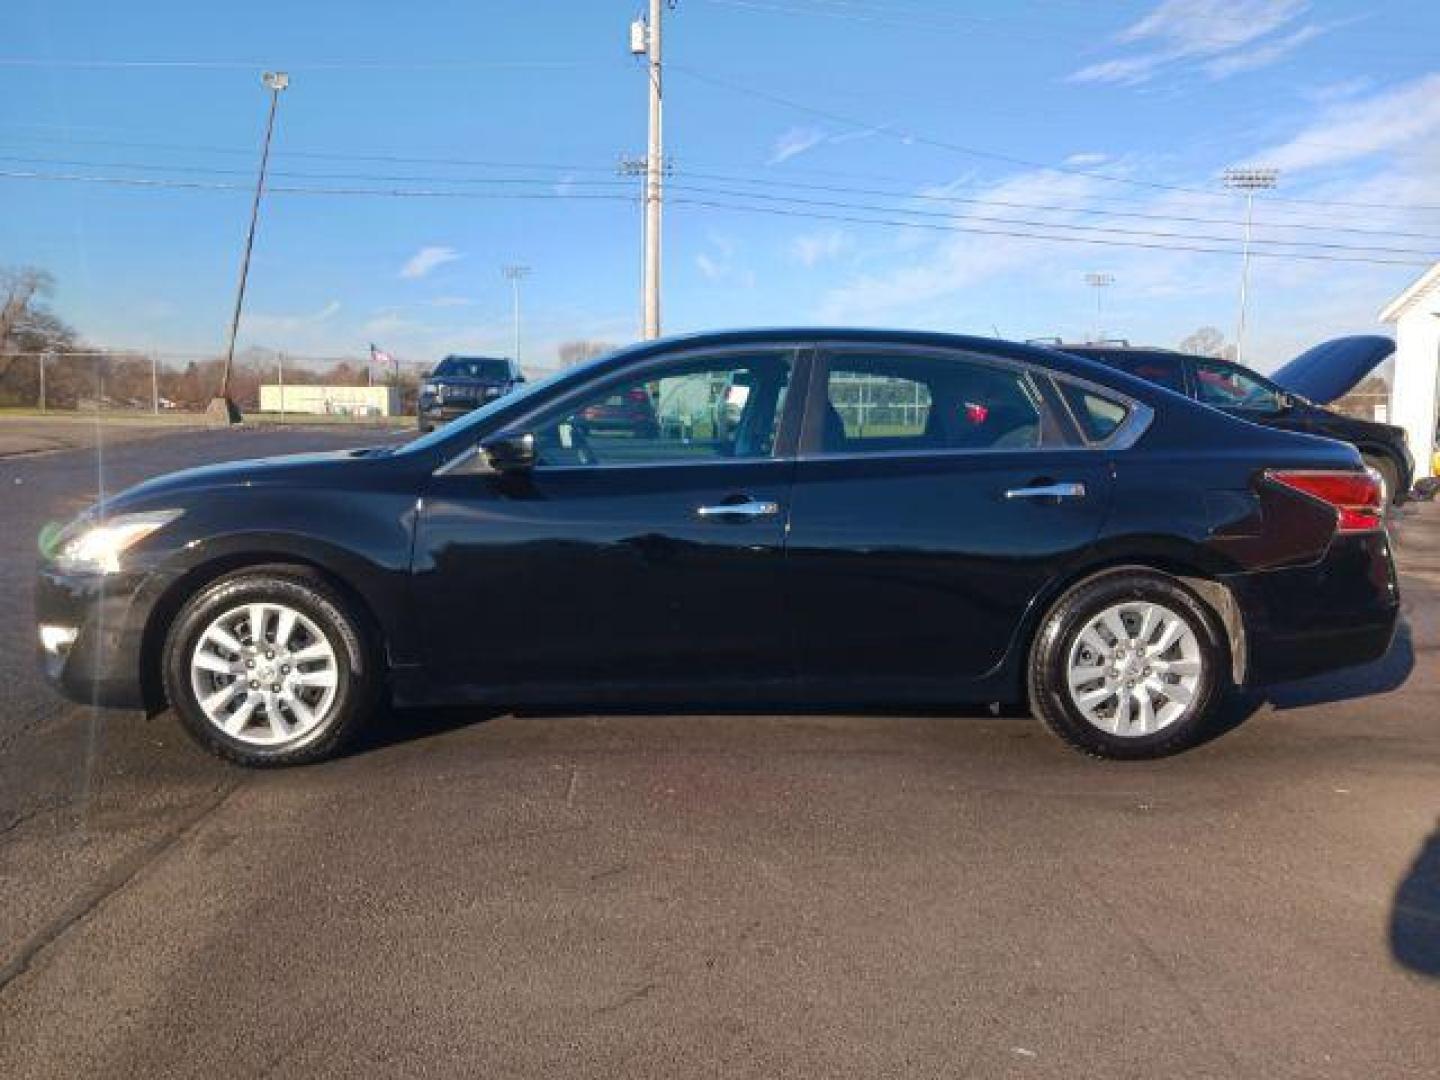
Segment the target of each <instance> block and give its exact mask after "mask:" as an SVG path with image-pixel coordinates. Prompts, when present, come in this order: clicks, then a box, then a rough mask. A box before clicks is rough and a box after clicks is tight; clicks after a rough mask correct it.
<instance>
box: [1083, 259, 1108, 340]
mask: <svg viewBox="0 0 1440 1080" xmlns="http://www.w3.org/2000/svg"><path fill="white" fill-rule="evenodd" d="M1085 284H1086V285H1089V286H1090V287H1091V288H1092V289H1094V290H1095V332H1094V333H1093V334H1091V335H1090V340H1091V341H1094V342H1097V343H1098V342H1099V341H1100V339H1101V337H1102V336H1103V335H1104V330H1103V328H1102V326H1101V319H1100V314H1101V310H1102V308H1101V302H1100V298H1101V297H1102V296H1104V295H1105V290H1106V289H1108V288H1109V287H1110V286H1111V285H1114V284H1115V275H1114V274H1106V273H1101V272H1091V273H1088V274H1086V275H1085Z"/></svg>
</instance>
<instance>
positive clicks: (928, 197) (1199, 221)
mask: <svg viewBox="0 0 1440 1080" xmlns="http://www.w3.org/2000/svg"><path fill="white" fill-rule="evenodd" d="M92 141H93V142H96V143H97V144H101V145H117V146H127V147H131V148H136V149H160V148H162V147H161V146H159V145H157V144H149V143H128V142H117V141H114V140H109V141H107V140H92ZM163 148H165V149H177V150H194V151H206V150H214V151H215V152H224V153H232V152H235V150H234V149H233V148H230V147H213V148H210V147H199V146H185V145H180V144H168V145H166V146H164V147H163ZM275 156H276V157H283V156H289V157H304V158H309V159H315V160H329V159H335V160H351V159H357V160H365V161H376V162H383V163H398V164H406V163H409V164H417V165H420V164H425V165H435V164H443V165H448V166H457V167H479V168H502V167H503V168H514V169H521V170H531V171H539V170H545V171H561V172H565V173H575V172H599V171H604V172H607V173H609V172H613V166H612V167H611V168H609V169H601V168H600V167H599V166H589V165H577V164H563V165H562V164H556V163H548V164H543V165H542V164H537V163H534V162H503V161H494V160H486V161H477V160H474V159H463V158H433V157H404V156H401V155H393V154H359V155H351V154H343V153H324V152H307V151H291V152H288V153H281V152H278V151H277V152H276V155H275ZM0 161H9V162H18V163H22V164H35V165H59V166H66V167H78V168H87V169H92V168H93V169H116V168H118V169H135V170H143V171H148V172H158V171H166V170H169V171H177V172H189V173H206V174H212V175H248V170H243V169H224V168H218V167H215V166H201V165H189V164H152V163H149V162H124V161H93V160H85V159H74V158H53V157H30V156H23V155H0ZM274 175H276V176H287V177H290V178H292V179H316V180H337V179H338V180H361V181H376V182H387V183H388V182H405V181H415V182H421V183H465V184H524V183H545V182H548V181H546V180H545V179H543V178H536V177H509V176H503V177H470V176H455V177H437V176H415V175H398V176H397V175H384V174H381V175H377V174H370V173H364V174H361V173H338V172H337V173H331V172H296V171H293V170H288V171H287V170H274ZM684 176H686V177H693V178H695V179H700V180H716V181H721V182H725V183H737V184H747V185H764V186H765V187H767V188H788V189H792V190H796V191H819V192H827V193H832V194H841V195H865V196H875V197H879V198H885V199H898V200H904V201H917V202H922V203H938V204H945V205H951V204H953V205H964V206H978V207H989V206H994V207H1002V208H1006V209H1012V210H1034V211H1039V212H1043V213H1063V214H1080V215H1085V216H1089V217H1106V218H1129V219H1136V220H1141V221H1162V222H1180V223H1182V224H1191V225H1234V226H1237V227H1238V226H1241V225H1243V224H1244V221H1243V220H1242V219H1238V218H1226V217H1204V216H1196V215H1190V214H1182V213H1150V212H1146V211H1138V210H1107V209H1102V208H1097V207H1090V206H1075V205H1068V204H1061V203H1044V202H1023V201H1017V200H1012V199H997V198H981V197H978V196H966V195H953V194H939V193H936V192H926V191H919V192H916V191H895V190H887V189H883V188H873V187H857V186H853V185H842V184H812V183H806V182H803V181H795V180H773V179H770V178H769V177H759V176H754V175H742V174H736V173H717V172H708V171H693V170H686V171H685V172H684ZM564 182H566V183H569V184H579V185H591V186H594V185H600V186H607V187H608V186H617V187H623V186H626V184H627V182H626V181H624V180H616V179H614V178H613V177H607V178H604V179H593V180H592V179H583V178H579V177H575V178H567V179H566V180H565V181H564ZM1256 227H1257V228H1262V229H1292V230H1299V231H1303V232H1317V233H1346V234H1351V235H1357V236H1379V237H1386V238H1389V239H1406V240H1434V241H1440V234H1436V233H1425V232H1414V231H1405V230H1396V229H1383V228H1382V229H1368V228H1363V227H1360V226H1356V225H1328V224H1327V225H1321V224H1315V223H1311V222H1300V221H1290V220H1275V219H1272V220H1268V221H1265V222H1257V223H1256Z"/></svg>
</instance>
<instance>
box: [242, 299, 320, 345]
mask: <svg viewBox="0 0 1440 1080" xmlns="http://www.w3.org/2000/svg"><path fill="white" fill-rule="evenodd" d="M339 311H340V301H339V300H331V301H330V302H329V303H327V304H326V305H325V306H324V307H322V308H320V309H319V310H318V311H311V312H305V313H301V314H292V315H276V314H267V313H265V312H259V311H257V312H255V313H253V314H250V315H246V316H245V321H244V327H245V334H246V336H247V337H250V338H253V337H255V336H256V335H264V334H268V335H279V334H297V333H299V332H301V331H304V330H308V329H311V328H313V327H317V326H320V325H321V324H323V323H327V322H329V321H330V320H331V319H333V318H334V317H335V316H336V315H337V314H338V313H339Z"/></svg>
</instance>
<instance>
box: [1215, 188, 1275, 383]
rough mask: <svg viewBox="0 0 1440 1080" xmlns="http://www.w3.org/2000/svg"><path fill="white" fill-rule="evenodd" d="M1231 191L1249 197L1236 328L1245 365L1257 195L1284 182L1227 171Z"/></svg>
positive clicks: (1237, 356) (1238, 353)
mask: <svg viewBox="0 0 1440 1080" xmlns="http://www.w3.org/2000/svg"><path fill="white" fill-rule="evenodd" d="M1222 179H1223V181H1224V183H1225V186H1226V187H1227V188H1229V189H1230V190H1231V191H1243V192H1244V193H1245V254H1244V256H1243V259H1242V261H1241V264H1240V317H1239V319H1238V320H1237V322H1236V326H1235V360H1236V362H1237V363H1244V361H1245V307H1246V300H1247V297H1248V294H1249V291H1250V229H1251V224H1252V222H1253V221H1254V215H1255V193H1256V192H1257V191H1273V190H1274V188H1275V186H1276V184H1278V183H1279V181H1280V170H1279V169H1226V170H1225V172H1224V174H1223V175H1222Z"/></svg>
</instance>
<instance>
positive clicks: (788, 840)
mask: <svg viewBox="0 0 1440 1080" xmlns="http://www.w3.org/2000/svg"><path fill="white" fill-rule="evenodd" d="M355 440H356V433H355V432H350V431H302V430H293V431H291V430H287V431H238V432H203V431H196V432H177V433H173V434H166V435H164V436H163V437H156V438H150V439H146V440H143V441H137V442H131V443H126V444H124V445H119V446H115V447H111V448H109V449H107V450H106V451H105V453H104V454H103V455H97V453H96V452H95V451H94V450H93V449H81V450H73V451H61V452H54V453H46V454H39V455H30V456H21V457H11V458H4V459H0V498H3V499H4V511H3V513H4V519H3V520H4V522H5V526H4V529H3V531H0V595H3V596H5V597H6V598H8V602H7V603H6V604H5V606H4V610H3V612H0V686H3V687H4V694H3V695H0V1076H5V1077H29V1076H66V1077H68V1076H76V1075H105V1076H109V1075H142V1076H171V1075H174V1076H185V1075H194V1074H198V1073H202V1072H204V1073H210V1074H219V1075H227V1076H248V1075H257V1076H258V1075H266V1076H270V1075H274V1076H296V1077H302V1076H303V1077H315V1076H332V1075H333V1076H350V1075H357V1074H366V1075H414V1076H454V1075H476V1076H535V1077H539V1076H545V1077H551V1076H556V1075H563V1076H595V1077H602V1076H603V1077H614V1076H629V1077H645V1076H654V1077H667V1078H668V1077H676V1076H692V1075H693V1076H701V1075H704V1076H714V1075H725V1076H755V1077H777V1076H796V1077H802V1076H803V1077H810V1076H855V1077H866V1078H874V1077H881V1076H947V1077H950V1076H974V1077H989V1076H1016V1077H1032V1076H1033V1077H1066V1078H1074V1077H1154V1076H1160V1075H1171V1076H1184V1077H1201V1076H1204V1077H1256V1076H1264V1077H1267V1078H1274V1077H1297V1078H1298V1077H1306V1078H1313V1077H1337V1078H1340V1077H1344V1078H1354V1077H1362V1076H1363V1077H1367V1078H1381V1077H1411V1076H1414V1077H1419V1076H1425V1077H1433V1076H1434V1075H1435V1070H1436V1061H1437V1060H1440V820H1437V818H1440V663H1437V650H1440V507H1435V506H1430V505H1424V506H1420V507H1418V508H1415V509H1411V510H1407V511H1406V512H1404V513H1403V514H1402V515H1401V516H1400V518H1399V520H1398V521H1397V524H1396V528H1395V535H1396V538H1397V546H1398V550H1399V558H1400V563H1401V567H1402V571H1403V588H1404V594H1405V611H1406V623H1405V626H1404V628H1403V630H1402V633H1401V634H1400V636H1399V637H1398V639H1397V642H1396V645H1395V648H1394V649H1393V650H1392V652H1391V654H1390V655H1389V656H1388V657H1386V658H1385V659H1384V660H1382V661H1380V662H1378V663H1377V664H1374V665H1370V666H1368V667H1366V668H1362V669H1358V670H1355V671H1352V672H1348V673H1345V674H1343V675H1341V676H1338V677H1334V678H1329V679H1324V680H1317V681H1313V682H1310V683H1305V684H1297V685H1294V686H1289V687H1285V688H1282V689H1280V690H1277V691H1276V692H1274V693H1272V694H1271V695H1270V696H1269V698H1268V699H1267V700H1264V701H1255V702H1247V703H1244V705H1243V707H1239V706H1237V712H1236V719H1240V718H1241V717H1242V716H1243V717H1244V722H1243V723H1242V724H1240V725H1239V726H1238V727H1236V728H1235V729H1234V730H1232V731H1230V732H1229V733H1227V734H1225V735H1224V736H1222V737H1220V738H1217V739H1216V740H1214V741H1213V742H1211V743H1209V744H1208V745H1206V746H1204V747H1202V748H1200V749H1198V750H1196V751H1194V752H1192V753H1190V754H1188V755H1185V756H1182V757H1179V758H1175V759H1171V760H1167V761H1163V762H1158V763H1148V764H1127V765H1118V764H1100V763H1095V762H1091V761H1087V760H1084V759H1082V758H1080V757H1078V756H1076V755H1074V754H1072V753H1070V752H1068V751H1066V750H1065V749H1063V748H1062V747H1061V746H1059V745H1058V744H1057V743H1056V742H1055V741H1053V740H1052V739H1051V738H1050V737H1048V736H1047V735H1046V734H1044V733H1043V732H1042V731H1041V730H1040V729H1039V728H1038V726H1036V725H1035V724H1034V723H1033V722H1031V721H1029V720H1026V719H1018V718H996V717H991V716H989V715H987V714H983V713H981V714H977V715H975V716H968V717H958V718H957V717H948V716H946V717H941V716H922V717H906V716H858V717H857V716H831V715H823V716H817V715H788V716H763V717H760V716H658V715H646V716H608V715H607V716H566V717H516V716H508V715H507V716H492V717H487V716H484V715H482V714H477V713H466V712H463V711H449V712H433V713H424V714H419V715H410V716H407V715H396V716H392V717H388V718H387V719H386V720H385V722H384V723H383V725H382V726H381V728H380V729H379V730H377V731H376V732H375V733H374V735H373V736H372V737H371V738H370V739H369V740H368V741H367V742H366V743H365V745H363V746H362V747H360V748H359V750H358V751H357V752H355V753H353V754H351V755H350V756H348V757H346V758H345V759H343V760H340V761H337V762H333V763H330V764H327V765H323V766H317V767H311V768H307V769H301V770H292V771H287V772H279V773H265V774H256V773H246V772H241V771H238V770H235V769H232V768H230V767H227V766H225V765H223V764H221V763H220V762H218V761H215V760H212V759H211V758H209V757H207V756H206V755H204V754H203V753H201V752H200V751H198V750H196V749H194V748H193V747H192V746H191V744H190V743H189V742H188V741H187V740H186V739H185V737H184V736H183V735H182V734H181V732H180V730H179V728H178V725H177V724H176V723H175V722H174V720H173V719H172V718H171V717H170V716H168V715H165V716H161V717H158V718H156V719H154V720H150V721H147V720H145V719H144V718H142V717H140V716H139V715H137V714H124V713H121V714H110V713H97V712H95V711H93V710H90V709H86V708H83V707H75V706H71V705H68V704H66V703H64V702H62V701H61V700H60V699H58V698H56V697H54V696H52V695H51V694H50V693H49V691H48V690H46V688H45V687H44V686H43V685H42V684H41V682H40V680H39V678H38V676H37V675H36V674H35V672H34V669H33V645H32V635H33V632H34V631H33V626H32V622H31V612H30V578H31V573H32V567H33V552H34V543H35V536H36V534H37V532H38V531H39V529H40V528H41V526H42V525H43V524H44V523H45V522H46V521H49V520H54V519H61V518H64V517H67V516H68V515H69V514H71V513H73V512H74V511H75V510H78V509H79V508H81V507H82V506H83V505H84V504H85V503H86V502H87V501H89V500H90V499H93V497H94V495H95V492H96V488H97V484H98V483H99V482H100V481H101V480H103V482H104V484H105V485H106V486H107V487H110V488H115V487H118V486H123V485H127V484H129V483H132V482H135V481H137V480H139V479H141V478H143V477H145V476H148V475H153V474H156V473H159V472H163V471H167V470H170V469H173V468H178V467H182V466H185V465H189V464H195V463H199V462H202V461H208V460H216V459H219V458H235V457H248V456H258V455H261V454H269V453H282V452H288V451H296V450H303V449H314V448H327V447H335V446H340V445H347V444H353V443H354V442H355ZM538 629H539V630H541V631H543V628H538Z"/></svg>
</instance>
